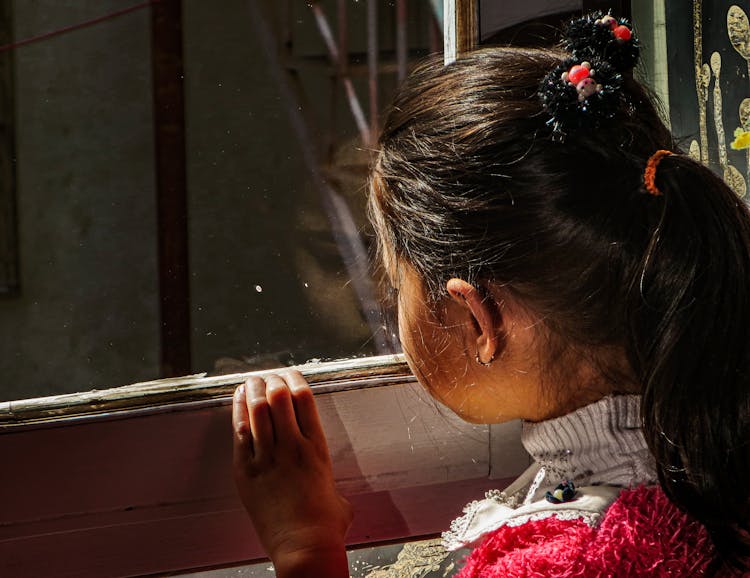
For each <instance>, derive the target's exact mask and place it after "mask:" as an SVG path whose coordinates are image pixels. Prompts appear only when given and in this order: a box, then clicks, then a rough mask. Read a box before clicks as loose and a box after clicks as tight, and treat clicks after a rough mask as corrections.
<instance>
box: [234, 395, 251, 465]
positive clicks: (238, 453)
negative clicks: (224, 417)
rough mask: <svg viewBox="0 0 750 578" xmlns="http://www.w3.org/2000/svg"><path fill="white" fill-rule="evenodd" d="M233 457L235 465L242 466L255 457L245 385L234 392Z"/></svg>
mask: <svg viewBox="0 0 750 578" xmlns="http://www.w3.org/2000/svg"><path fill="white" fill-rule="evenodd" d="M232 429H233V431H234V442H233V455H234V463H235V465H242V464H244V463H246V462H247V460H248V459H249V458H251V457H252V456H253V436H252V434H251V433H250V414H248V412H247V404H246V403H245V385H244V384H242V385H240V386H239V387H238V388H237V389H235V390H234V397H233V398H232Z"/></svg>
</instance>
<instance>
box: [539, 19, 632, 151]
mask: <svg viewBox="0 0 750 578" xmlns="http://www.w3.org/2000/svg"><path fill="white" fill-rule="evenodd" d="M563 46H564V47H565V48H567V49H568V50H570V52H571V53H572V54H571V57H570V58H568V59H566V60H565V61H564V62H562V63H561V64H560V65H558V66H557V67H555V69H554V70H552V71H551V72H550V73H549V74H547V76H545V77H544V79H543V80H542V82H541V84H540V86H539V98H540V100H541V102H542V106H543V108H544V110H545V111H546V112H547V113H548V114H549V115H550V120H549V121H548V124H549V125H550V126H551V127H552V134H553V137H555V138H557V139H559V140H563V139H564V137H565V135H566V134H567V133H569V132H573V131H576V130H579V129H586V128H598V127H599V126H601V125H602V124H604V123H606V122H607V121H610V120H612V119H614V118H615V116H616V115H617V113H618V112H620V111H622V110H626V109H627V108H628V101H627V98H626V96H625V93H624V91H623V89H622V87H623V77H622V74H623V73H626V74H627V73H629V72H630V71H631V70H632V69H633V67H634V66H635V64H636V62H637V60H638V55H639V53H640V49H639V47H638V40H637V38H636V37H635V35H634V34H633V32H632V30H631V28H630V25H629V24H628V22H627V20H625V19H622V18H621V19H619V20H618V19H616V18H614V17H613V16H611V15H610V14H602V13H601V12H596V13H593V14H589V15H588V16H584V17H583V18H577V19H575V20H572V21H571V22H570V23H568V25H567V27H566V28H565V38H564V40H563Z"/></svg>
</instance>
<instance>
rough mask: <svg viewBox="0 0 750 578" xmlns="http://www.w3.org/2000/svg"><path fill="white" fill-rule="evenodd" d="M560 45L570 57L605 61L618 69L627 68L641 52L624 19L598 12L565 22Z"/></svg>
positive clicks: (626, 20) (630, 27)
mask: <svg viewBox="0 0 750 578" xmlns="http://www.w3.org/2000/svg"><path fill="white" fill-rule="evenodd" d="M562 45H563V47H564V48H565V49H566V50H568V51H569V52H570V53H571V54H572V55H573V57H574V58H578V59H580V60H592V59H597V58H598V59H601V60H606V61H607V62H609V63H610V64H611V65H612V66H613V67H614V69H615V70H617V71H618V72H629V71H631V70H632V69H633V68H634V67H635V65H636V63H637V62H638V57H639V56H640V53H641V48H640V44H639V42H638V38H636V36H635V34H634V33H633V27H632V25H631V24H630V22H629V21H628V19H627V18H619V19H618V18H615V17H614V16H612V15H611V14H603V13H602V12H593V13H591V14H588V15H586V16H584V17H583V18H576V19H574V20H571V21H570V22H568V24H567V26H566V27H565V30H564V34H563V41H562Z"/></svg>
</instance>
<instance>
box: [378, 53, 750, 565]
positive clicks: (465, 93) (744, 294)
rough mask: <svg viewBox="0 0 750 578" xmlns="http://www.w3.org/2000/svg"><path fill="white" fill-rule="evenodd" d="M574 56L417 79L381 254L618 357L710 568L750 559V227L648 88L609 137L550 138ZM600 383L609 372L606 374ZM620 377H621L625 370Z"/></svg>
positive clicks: (491, 56) (424, 70) (435, 71)
mask: <svg viewBox="0 0 750 578" xmlns="http://www.w3.org/2000/svg"><path fill="white" fill-rule="evenodd" d="M567 56H568V55H567V54H565V53H562V52H557V51H553V50H534V49H521V48H485V49H482V50H478V51H476V52H473V53H471V54H468V55H466V56H465V57H464V58H461V59H459V60H458V61H456V62H455V63H453V64H451V65H449V66H447V67H444V66H443V64H442V62H441V61H440V60H438V59H437V58H434V59H431V60H429V61H427V62H425V63H424V64H422V65H421V66H419V67H418V68H417V69H416V70H415V71H414V73H413V74H412V75H411V77H410V78H409V79H408V80H407V82H406V84H405V85H404V86H403V87H402V88H401V90H400V92H399V93H398V95H397V96H396V98H395V101H394V103H393V107H392V109H391V111H390V113H389V114H388V117H387V120H386V122H385V127H384V129H383V132H382V136H381V139H380V150H379V154H378V157H377V160H376V163H375V165H374V169H373V174H372V185H371V191H372V192H371V196H370V203H371V213H372V215H373V219H374V223H375V227H376V230H377V233H378V238H379V242H380V244H381V246H382V247H383V248H384V249H385V250H386V251H387V252H391V253H392V254H393V255H394V256H395V257H397V258H399V259H403V260H405V261H406V262H408V263H409V264H410V265H411V266H412V267H414V268H415V269H416V271H417V272H418V274H419V275H420V276H421V278H422V280H423V282H424V284H425V287H426V288H427V289H428V292H429V294H430V295H431V296H432V297H434V298H435V299H439V298H440V297H441V296H442V295H443V291H444V285H445V282H446V281H447V280H448V279H449V278H451V277H454V276H456V277H461V278H464V279H467V280H469V281H470V282H474V283H480V282H484V283H494V284H502V286H503V287H504V288H505V290H507V291H510V292H511V293H512V294H513V295H514V297H515V298H517V299H518V301H519V302H520V303H522V304H524V305H525V306H526V307H528V308H529V309H530V310H531V311H533V312H534V313H535V314H536V316H537V317H538V318H539V319H541V320H543V327H544V329H545V331H546V332H547V333H548V334H549V335H550V336H552V337H553V338H557V341H558V342H559V343H562V344H573V346H574V347H575V348H576V350H578V351H589V352H594V351H602V350H609V351H612V350H613V349H614V350H615V351H620V352H624V354H625V357H626V358H627V361H628V362H629V365H630V367H629V368H628V369H629V372H628V375H629V377H627V376H624V375H623V376H622V380H623V382H625V381H627V380H628V379H630V380H631V383H630V384H628V383H621V384H614V385H615V386H622V387H623V389H625V390H627V389H628V388H629V386H632V385H633V383H635V384H637V386H636V387H637V389H639V390H640V391H641V392H642V393H643V398H642V399H643V402H642V416H643V420H644V434H645V437H646V440H647V442H648V444H649V447H650V449H651V451H652V453H653V455H654V456H655V458H656V463H657V471H658V475H659V480H660V482H661V485H662V487H663V488H664V490H665V492H666V493H667V495H668V496H669V497H670V498H671V499H672V501H674V502H675V503H676V504H677V505H678V506H679V507H681V508H683V509H684V510H686V511H687V512H689V513H690V514H692V515H693V516H694V517H695V518H696V519H698V520H699V521H700V522H702V523H703V524H704V525H705V527H706V528H707V530H708V532H709V533H710V535H711V537H712V540H713V542H714V544H715V547H716V552H717V564H719V563H723V562H728V563H731V564H733V565H735V566H736V567H738V568H744V567H745V566H744V565H745V564H747V561H748V559H750V538H749V535H748V530H750V526H749V517H750V507H749V503H750V500H749V496H750V489H749V486H748V483H749V482H750V214H748V210H747V208H746V207H745V205H744V204H743V203H742V202H740V201H739V200H738V198H737V197H736V196H735V195H734V194H733V193H732V191H731V190H730V189H729V188H728V187H727V186H726V185H725V184H724V182H723V181H722V180H721V179H719V178H718V177H717V176H715V175H714V174H713V173H712V172H711V171H710V170H708V169H707V168H705V167H704V166H702V165H701V164H699V163H698V162H695V161H693V160H692V159H690V158H689V157H687V156H684V155H681V154H676V155H673V156H669V157H666V158H664V159H663V160H662V161H661V164H660V165H659V168H658V171H657V176H656V185H657V187H658V188H659V189H660V191H662V192H663V196H654V195H652V194H648V193H647V192H646V190H645V188H644V185H643V173H644V168H645V166H646V162H647V160H648V158H649V157H650V156H651V155H652V154H653V153H654V152H655V151H657V150H658V149H670V150H675V151H676V148H675V146H674V143H673V141H672V136H671V134H670V132H669V131H668V129H667V128H666V127H665V126H664V123H663V122H662V121H661V119H660V117H659V114H658V111H657V109H656V108H655V106H654V105H653V104H652V102H651V100H650V98H649V96H648V94H647V92H646V90H645V89H644V88H643V87H642V86H641V85H640V84H639V83H637V82H636V81H635V80H633V79H632V78H631V77H626V78H625V80H624V88H623V90H624V91H625V93H626V95H627V100H628V102H629V105H627V106H624V107H623V109H622V110H621V111H620V112H619V113H618V114H617V115H616V117H615V118H614V119H612V121H610V122H608V123H606V124H604V125H602V126H600V127H598V128H596V129H590V130H587V131H581V132H579V133H577V134H571V135H568V136H567V137H566V139H565V141H564V142H563V143H560V142H557V141H556V140H555V139H553V138H552V136H551V130H550V127H549V125H548V120H549V117H548V116H547V115H546V114H545V113H544V112H543V110H542V108H541V105H540V102H539V98H538V95H537V89H538V86H539V83H540V80H541V79H542V78H543V77H544V75H545V74H547V72H549V71H550V70H552V69H553V68H554V67H555V66H557V65H559V64H560V62H562V61H563V60H564V58H566V57H567ZM603 370H606V367H603ZM615 373H616V372H615Z"/></svg>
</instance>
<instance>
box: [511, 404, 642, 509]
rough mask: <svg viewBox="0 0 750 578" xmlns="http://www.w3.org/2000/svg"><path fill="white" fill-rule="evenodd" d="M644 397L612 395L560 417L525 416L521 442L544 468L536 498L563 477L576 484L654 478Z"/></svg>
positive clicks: (627, 484) (632, 483)
mask: <svg viewBox="0 0 750 578" xmlns="http://www.w3.org/2000/svg"><path fill="white" fill-rule="evenodd" d="M640 403H641V398H640V396H638V395H619V396H609V397H605V398H603V399H601V400H599V401H597V402H596V403H592V404H591V405H587V406H585V407H582V408H580V409H578V410H576V411H574V412H572V413H570V414H568V415H564V416H562V417H559V418H555V419H550V420H546V421H542V422H537V423H531V422H525V423H524V424H523V432H522V434H521V443H523V446H524V448H526V451H527V452H529V454H530V455H531V457H532V458H533V460H534V461H535V462H536V463H537V464H539V465H540V466H541V467H542V468H543V469H544V472H545V474H544V482H543V483H542V484H541V486H540V488H539V491H536V492H534V494H535V496H534V497H533V499H538V498H539V497H540V496H539V492H540V491H541V495H542V496H543V495H544V491H546V490H548V489H549V488H550V487H554V486H556V485H557V484H559V483H560V482H563V481H565V480H571V481H573V482H574V483H575V485H576V486H593V485H598V484H610V485H616V486H624V487H630V486H636V485H640V484H654V483H656V471H655V468H654V461H653V457H652V456H651V452H649V449H648V446H647V445H646V440H645V439H644V437H643V432H642V431H641V419H640ZM542 490H543V491H542ZM529 498H532V496H529Z"/></svg>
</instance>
